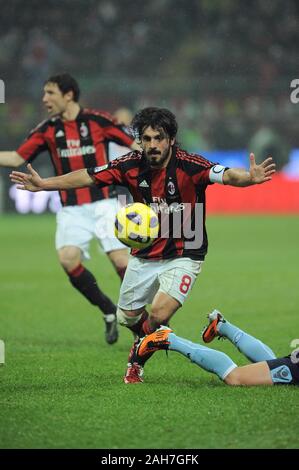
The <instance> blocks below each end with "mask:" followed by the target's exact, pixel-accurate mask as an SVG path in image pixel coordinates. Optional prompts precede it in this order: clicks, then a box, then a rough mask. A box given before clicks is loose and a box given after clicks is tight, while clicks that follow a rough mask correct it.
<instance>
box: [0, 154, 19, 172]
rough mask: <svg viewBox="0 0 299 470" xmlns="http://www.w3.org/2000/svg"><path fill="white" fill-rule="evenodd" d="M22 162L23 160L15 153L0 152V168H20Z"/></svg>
mask: <svg viewBox="0 0 299 470" xmlns="http://www.w3.org/2000/svg"><path fill="white" fill-rule="evenodd" d="M24 162H25V160H24V158H22V157H21V156H20V155H19V154H18V153H17V152H15V151H7V152H6V151H5V152H4V151H1V152H0V166H8V167H13V168H17V167H18V166H21V165H22V164H23V163H24Z"/></svg>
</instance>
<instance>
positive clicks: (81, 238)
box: [56, 206, 118, 344]
mask: <svg viewBox="0 0 299 470" xmlns="http://www.w3.org/2000/svg"><path fill="white" fill-rule="evenodd" d="M83 211H84V209H83V208H82V207H80V206H72V207H65V208H63V209H62V210H61V211H59V213H58V214H57V230H56V249H57V252H58V257H59V262H60V264H61V266H62V267H63V268H64V270H65V272H66V274H67V275H68V277H69V280H70V282H71V284H72V286H73V287H74V288H75V289H77V290H78V291H79V292H80V293H81V294H82V295H83V296H84V297H85V298H86V299H87V300H88V301H89V302H90V303H91V304H92V305H95V306H97V307H98V308H99V309H100V310H101V311H102V312H103V314H104V321H105V326H106V332H105V337H106V341H107V342H108V343H109V344H113V343H115V342H116V341H117V338H118V332H117V323H116V306H115V305H114V303H113V302H112V301H111V300H110V299H109V297H107V296H106V295H105V294H104V293H103V292H102V290H101V289H100V287H99V285H98V283H97V281H96V279H95V277H94V275H93V274H92V273H91V272H90V271H89V270H88V269H86V268H85V267H84V266H83V264H82V259H83V258H89V253H88V246H89V242H90V240H91V238H92V236H93V235H92V231H91V230H90V227H89V225H90V221H89V219H88V217H86V216H85V214H84V212H83Z"/></svg>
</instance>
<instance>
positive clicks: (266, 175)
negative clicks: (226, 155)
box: [249, 153, 276, 184]
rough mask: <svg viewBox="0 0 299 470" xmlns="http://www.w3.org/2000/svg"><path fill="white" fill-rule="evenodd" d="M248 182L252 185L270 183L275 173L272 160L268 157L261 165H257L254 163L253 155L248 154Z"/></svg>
mask: <svg viewBox="0 0 299 470" xmlns="http://www.w3.org/2000/svg"><path fill="white" fill-rule="evenodd" d="M249 158H250V168H249V173H250V180H251V182H252V184H261V183H265V182H266V181H270V180H271V179H272V175H273V173H275V171H276V170H275V167H276V165H275V163H273V158H272V157H269V158H266V160H264V161H263V162H262V163H260V164H259V165H257V164H256V162H255V156H254V153H251V154H250V157H249Z"/></svg>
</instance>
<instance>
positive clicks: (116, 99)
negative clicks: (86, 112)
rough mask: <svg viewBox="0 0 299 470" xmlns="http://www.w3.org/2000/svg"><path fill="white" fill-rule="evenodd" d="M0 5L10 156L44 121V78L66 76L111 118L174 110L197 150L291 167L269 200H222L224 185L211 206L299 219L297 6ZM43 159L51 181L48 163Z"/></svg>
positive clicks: (125, 0) (160, 1)
mask: <svg viewBox="0 0 299 470" xmlns="http://www.w3.org/2000/svg"><path fill="white" fill-rule="evenodd" d="M0 4H1V17H2V18H3V19H5V21H4V22H3V25H2V28H1V42H0V70H1V77H0V78H2V80H4V82H5V84H6V104H5V105H0V126H1V135H0V145H1V149H14V148H17V146H18V145H19V143H20V142H21V141H22V140H23V139H24V137H25V136H26V135H27V133H28V130H29V129H31V128H32V127H33V126H35V125H36V123H37V122H39V121H41V120H42V119H44V117H45V112H44V110H43V108H42V106H41V102H40V99H41V96H42V91H41V90H42V86H43V83H44V80H45V79H46V78H47V77H48V76H49V75H50V74H52V73H56V72H57V71H61V70H68V71H70V72H71V73H72V74H74V75H75V76H76V77H77V78H78V80H79V82H80V84H81V87H82V97H83V103H84V104H85V105H87V106H95V107H99V108H103V109H106V110H109V111H111V112H113V111H115V110H116V109H117V108H119V107H128V108H130V109H131V110H132V111H133V112H134V111H136V110H138V109H140V108H142V107H144V106H147V105H149V104H151V105H158V106H166V107H169V108H170V109H172V110H173V111H174V112H175V113H176V114H177V117H178V121H179V125H180V134H179V139H180V141H181V143H182V145H183V147H185V148H187V149H188V150H189V151H194V152H199V153H202V154H204V155H206V156H208V157H209V158H211V159H213V160H217V161H220V162H221V163H224V164H227V165H237V166H244V165H246V164H247V158H248V157H247V155H248V150H254V151H255V152H256V155H257V157H258V159H261V158H262V157H264V156H265V155H267V154H269V153H271V154H272V155H273V157H274V159H275V161H276V162H277V164H278V168H279V169H282V168H283V167H284V175H286V178H285V179H283V181H281V180H280V181H278V182H277V185H278V190H277V191H276V190H275V185H272V188H271V189H269V191H270V192H271V196H270V195H269V199H267V200H261V198H260V197H259V192H258V193H257V196H256V191H255V190H253V191H251V192H247V193H246V196H242V197H243V198H244V200H243V201H241V202H239V204H238V205H237V206H236V204H235V202H234V199H235V198H234V193H231V192H229V193H226V195H225V201H224V200H223V199H222V197H223V194H222V191H221V190H220V189H217V191H216V192H215V191H214V192H213V194H211V198H212V200H211V201H210V209H211V210H213V211H216V209H217V207H218V210H219V211H223V210H224V211H225V210H228V209H230V210H233V211H234V210H241V211H243V210H251V211H252V210H253V211H255V210H258V204H259V205H260V207H259V210H262V211H263V210H266V211H268V210H270V211H272V212H273V211H289V212H291V211H292V212H298V211H299V200H298V197H299V196H297V195H298V193H299V191H298V186H297V184H296V186H294V184H293V182H292V183H290V184H289V185H288V181H289V180H290V179H291V180H294V179H297V180H298V178H299V143H298V117H299V104H297V105H296V104H294V103H292V102H291V100H290V94H291V91H292V89H291V88H290V83H291V81H292V80H293V79H295V78H297V75H298V47H297V46H298V43H299V32H298V27H297V26H298V15H299V6H298V3H297V2H296V1H287V2H285V1H283V0H277V1H275V2H271V1H268V0H253V1H251V2H250V3H248V5H244V2H240V1H236V0H225V1H220V0H219V1H212V2H211V1H208V0H203V1H198V0H197V1H196V0H190V1H188V6H186V3H185V2H184V1H183V0H153V1H150V2H144V4H142V5H140V6H138V8H136V5H135V4H134V3H133V2H131V1H130V0H122V1H121V2H119V1H115V0H102V1H100V0H86V1H80V0H75V1H69V0H64V1H63V2H61V5H60V6H59V8H58V7H57V1H56V0H48V1H47V2H45V3H44V4H43V5H40V2H38V1H35V0H30V1H28V2H26V8H24V2H22V1H20V0H13V1H11V2H4V1H1V2H0ZM16 12H22V14H16ZM215 151H216V152H215ZM37 161H38V163H37V165H38V167H40V166H41V167H42V169H43V171H44V174H48V173H49V174H51V167H50V161H49V159H48V157H45V158H42V157H40V158H39V159H38V160H37ZM43 166H44V167H45V168H43ZM1 176H2V182H1V186H2V198H1V199H2V209H4V208H6V209H13V208H14V207H15V204H14V203H13V201H11V202H10V203H9V198H8V196H7V195H8V190H7V184H8V182H7V178H6V174H5V172H4V171H3V170H2V171H1ZM3 186H4V188H3ZM216 193H217V194H216ZM218 193H219V194H218ZM269 194H270V193H269ZM247 195H248V196H247ZM18 196H19V197H24V195H18ZM12 197H14V195H13V196H12ZM37 197H39V196H37ZM252 198H254V203H253V204H252ZM250 199H251V202H250ZM3 200H4V202H3ZM219 201H220V202H221V204H218V202H219ZM257 201H258V202H257ZM278 201H279V202H278ZM21 206H22V203H21ZM23 210H24V211H26V210H27V209H26V207H25V208H24V209H23ZM28 210H29V209H28ZM33 210H35V209H34V204H33ZM37 210H39V209H37ZM40 210H41V209H40Z"/></svg>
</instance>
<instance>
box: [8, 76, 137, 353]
mask: <svg viewBox="0 0 299 470" xmlns="http://www.w3.org/2000/svg"><path fill="white" fill-rule="evenodd" d="M79 96H80V90H79V86H78V84H77V82H76V80H75V79H74V78H73V77H71V76H70V75H69V74H61V75H56V76H52V77H50V78H49V79H48V80H47V81H46V83H45V86H44V96H43V103H44V105H45V107H46V108H47V111H48V113H49V115H50V118H49V119H47V120H45V121H43V122H42V123H41V124H39V125H38V126H37V127H36V128H35V129H34V130H33V131H32V132H31V133H30V134H29V136H28V137H27V139H26V140H25V142H24V143H23V144H22V145H21V146H20V147H19V148H18V149H17V151H15V152H0V166H1V165H2V166H14V167H17V166H19V165H21V164H22V163H24V162H31V161H32V160H34V159H35V158H36V157H37V156H38V155H39V154H40V153H42V152H43V151H45V150H46V151H48V152H49V154H50V157H51V161H52V164H53V166H54V170H55V173H56V175H64V174H66V173H69V172H71V171H73V170H79V169H82V168H89V167H101V166H103V165H106V164H107V162H108V159H107V151H108V145H109V143H110V142H113V143H116V144H119V145H122V146H124V147H126V148H127V147H131V148H138V146H136V144H134V139H133V138H132V136H131V135H129V134H128V133H127V132H126V131H125V130H124V128H123V127H122V126H119V125H117V124H116V123H115V121H114V120H113V119H112V117H111V116H110V115H109V114H108V113H106V112H102V111H95V110H92V109H84V108H81V106H80V105H79V102H78V100H79ZM124 153H125V151H124ZM111 189H112V188H107V187H105V188H103V189H99V188H96V187H95V186H93V187H88V188H80V189H70V190H61V191H60V198H61V202H62V206H63V207H62V209H61V210H60V211H59V213H58V215H57V231H56V249H57V251H58V257H59V260H60V263H61V265H62V267H63V268H64V270H65V272H66V273H67V275H68V276H69V279H70V282H71V284H72V285H73V286H74V287H75V288H76V289H78V290H79V292H81V294H83V295H84V296H85V297H86V298H87V299H88V300H89V301H90V302H91V303H92V304H93V305H96V306H98V307H99V308H100V309H101V310H102V312H103V313H104V320H105V323H106V340H107V342H108V343H110V344H112V343H114V342H115V341H116V340H117V336H118V332H117V322H116V306H115V305H114V304H113V302H112V301H111V300H110V299H109V298H108V297H107V296H106V295H105V294H104V293H103V292H102V291H101V289H100V288H99V286H98V285H97V281H96V279H95V277H94V276H93V274H92V273H91V272H90V271H88V270H87V269H86V268H85V267H84V266H83V264H82V258H88V257H89V253H88V248H89V242H90V240H91V238H93V237H95V238H97V239H98V240H100V241H101V244H102V247H103V249H104V251H105V252H106V253H107V255H108V256H109V258H110V259H111V261H112V263H113V265H114V267H115V268H116V270H117V272H118V273H119V275H120V277H121V278H123V276H124V272H125V269H126V266H127V261H128V258H127V250H126V249H125V248H124V246H123V245H122V244H121V243H120V242H119V241H118V240H117V238H116V237H113V236H111V237H109V238H108V237H102V238H101V235H100V234H99V233H98V232H97V224H99V223H101V224H102V223H103V222H105V220H103V218H104V219H105V217H106V214H109V213H111V212H113V211H114V212H115V213H116V210H117V199H116V195H115V194H114V195H113V191H111ZM107 223H108V220H107Z"/></svg>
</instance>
